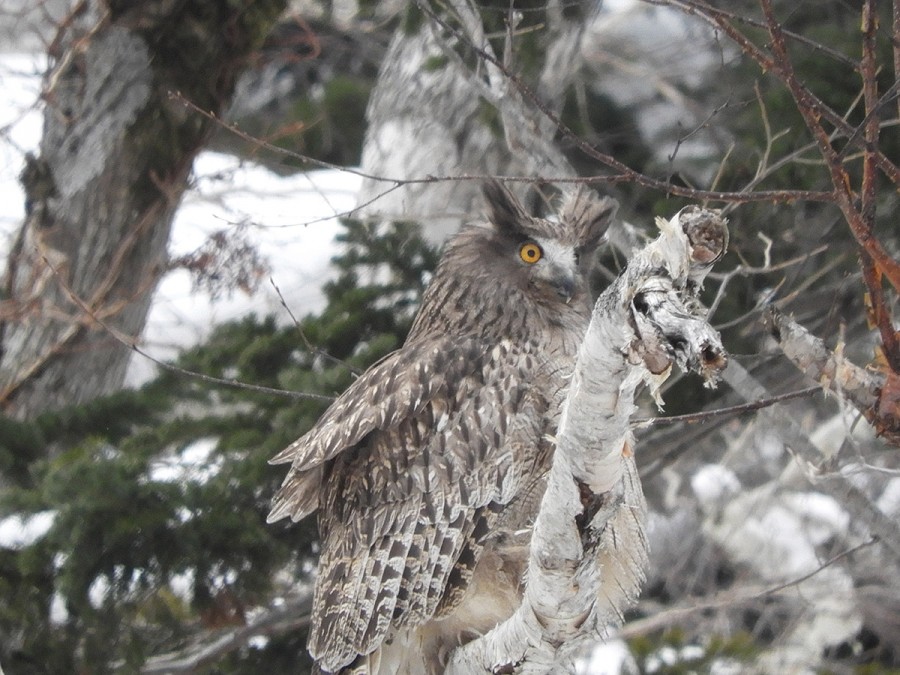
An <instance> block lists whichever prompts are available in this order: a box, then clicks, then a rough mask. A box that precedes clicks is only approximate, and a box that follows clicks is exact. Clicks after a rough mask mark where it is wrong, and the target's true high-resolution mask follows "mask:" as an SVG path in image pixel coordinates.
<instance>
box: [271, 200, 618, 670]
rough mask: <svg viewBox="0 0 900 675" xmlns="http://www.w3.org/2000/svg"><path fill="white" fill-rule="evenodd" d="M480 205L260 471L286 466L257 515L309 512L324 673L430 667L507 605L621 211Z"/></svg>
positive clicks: (582, 204) (317, 652)
mask: <svg viewBox="0 0 900 675" xmlns="http://www.w3.org/2000/svg"><path fill="white" fill-rule="evenodd" d="M485 196H486V198H487V202H488V207H489V222H487V223H481V224H476V225H470V226H467V227H464V228H463V229H461V230H460V232H459V233H458V234H457V235H456V236H455V237H454V238H453V239H452V240H451V241H450V242H449V243H448V244H447V247H446V250H445V252H444V255H443V256H442V258H441V261H440V264H439V265H438V268H437V270H436V272H435V275H434V278H433V279H432V281H431V284H430V285H429V287H428V289H427V291H426V292H425V296H424V298H423V299H422V306H421V308H420V309H419V313H418V315H417V316H416V319H415V321H414V323H413V326H412V329H411V331H410V334H409V337H408V338H407V340H406V343H405V344H404V345H403V347H402V348H400V349H399V350H397V351H396V352H394V353H392V354H390V355H388V356H387V357H385V358H384V359H382V360H381V361H380V362H379V363H377V364H375V365H374V366H372V367H371V368H370V369H369V370H367V371H366V372H365V373H364V374H363V375H362V376H361V377H360V378H359V379H357V380H356V382H354V383H353V385H351V386H350V387H349V388H348V389H347V390H346V391H345V392H344V393H343V394H342V395H341V396H340V397H339V398H338V399H337V401H335V402H334V404H333V405H332V406H331V407H330V408H329V409H328V410H327V411H326V412H325V414H324V415H322V417H321V419H319V421H318V422H317V423H316V425H315V426H314V427H313V428H312V429H311V430H310V431H309V432H308V433H307V434H306V435H304V436H303V437H302V438H300V439H299V440H298V441H296V442H295V443H292V444H291V445H290V446H289V447H288V448H286V449H285V450H284V451H283V452H281V453H280V454H279V455H278V456H276V457H275V458H274V459H273V460H272V461H273V463H288V462H289V463H290V464H291V468H290V471H289V473H288V475H287V477H286V479H285V481H284V484H283V485H282V487H281V490H280V491H279V492H278V494H277V495H276V497H275V501H274V506H273V508H272V512H271V514H270V516H269V521H270V522H272V521H275V520H278V519H280V518H283V517H286V516H290V517H291V518H292V519H294V520H299V519H300V518H303V517H304V516H306V515H307V514H309V513H311V512H312V511H314V510H315V509H319V530H320V534H321V538H322V554H321V558H320V561H319V570H318V578H317V582H316V590H315V599H314V606H313V616H312V627H311V632H310V638H309V650H310V653H311V654H312V655H313V657H314V658H315V659H316V662H317V663H318V665H319V667H320V668H321V669H322V670H323V671H324V672H365V673H369V674H370V675H374V674H375V673H379V672H381V673H422V674H425V673H435V672H441V671H442V669H443V668H442V666H443V664H444V662H445V659H446V657H447V655H448V654H449V652H450V651H451V650H452V649H453V648H454V647H456V646H457V645H459V644H461V643H463V642H466V641H468V640H470V639H472V638H473V637H475V636H477V635H478V634H480V633H482V632H484V631H487V630H489V629H490V628H491V627H492V626H493V625H495V624H496V623H497V622H498V621H501V620H503V619H505V618H506V617H507V616H509V615H510V614H511V613H512V611H513V610H514V608H515V607H516V605H517V604H518V597H519V592H520V588H519V586H520V584H521V579H522V572H523V568H524V565H525V562H526V560H527V544H528V533H527V529H526V528H527V526H528V525H529V524H530V520H531V518H532V517H533V516H534V513H535V511H536V508H537V504H538V500H539V498H540V494H541V491H542V489H543V482H542V481H543V477H544V475H545V473H546V471H547V469H548V468H549V462H550V458H551V455H552V446H551V442H552V441H551V438H552V436H553V434H554V433H555V431H556V426H557V422H558V419H559V409H560V405H561V403H562V400H563V397H564V393H565V387H566V382H567V376H568V375H569V374H570V373H571V370H572V367H573V365H574V362H575V356H576V353H577V349H578V346H579V344H580V342H581V339H582V337H583V335H584V332H585V330H586V328H587V324H588V321H589V318H590V311H591V300H590V297H589V291H588V279H587V277H588V273H589V271H590V268H591V265H592V261H593V257H594V252H595V250H596V247H597V245H598V244H599V242H600V239H601V238H602V236H603V234H604V233H605V231H606V227H607V225H608V223H609V220H610V219H611V217H612V215H613V213H614V212H615V208H616V204H615V202H614V201H613V200H610V199H599V198H598V197H596V195H594V194H593V193H591V192H589V191H588V190H585V189H580V190H578V191H576V192H575V193H573V194H572V195H570V196H569V197H568V198H567V199H566V200H565V202H564V204H563V207H562V209H561V210H560V214H559V220H558V221H551V220H545V219H541V218H534V217H531V216H529V215H527V214H526V213H525V211H524V210H523V209H522V207H521V206H520V205H519V203H518V202H517V201H516V200H515V198H514V197H513V196H512V194H511V193H510V192H509V191H507V189H506V188H505V187H503V186H502V185H501V184H500V183H488V184H487V185H486V186H485ZM528 245H536V246H537V247H539V248H538V249H537V253H535V249H533V248H529V247H528ZM535 257H537V258H538V259H537V260H533V258H535ZM523 529H524V531H523Z"/></svg>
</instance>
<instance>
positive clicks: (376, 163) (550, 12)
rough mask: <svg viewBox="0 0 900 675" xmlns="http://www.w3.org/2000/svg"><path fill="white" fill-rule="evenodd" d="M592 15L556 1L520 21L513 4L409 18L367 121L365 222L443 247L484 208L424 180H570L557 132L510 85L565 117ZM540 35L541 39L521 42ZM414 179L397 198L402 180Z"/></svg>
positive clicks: (467, 189)
mask: <svg viewBox="0 0 900 675" xmlns="http://www.w3.org/2000/svg"><path fill="white" fill-rule="evenodd" d="M594 7H595V5H593V4H592V3H588V2H574V3H568V5H567V7H566V11H565V12H563V11H562V9H561V7H560V6H558V5H557V4H556V3H553V2H548V3H545V4H543V5H540V6H537V7H532V8H531V9H530V10H529V11H527V12H525V13H523V12H521V11H520V10H519V9H518V7H517V6H514V5H510V6H507V5H499V6H498V5H491V4H489V3H465V2H460V3H450V4H449V5H440V4H439V3H427V2H426V3H420V4H418V5H417V6H416V9H414V10H410V14H409V15H408V16H407V17H406V19H405V21H404V22H403V23H402V24H401V26H400V28H399V29H398V30H397V32H396V33H395V34H394V38H393V40H392V41H391V45H390V47H389V48H388V53H387V55H386V56H385V58H384V61H383V62H382V66H381V72H380V73H379V76H378V81H377V83H376V85H375V89H374V91H373V92H372V97H371V99H370V101H369V107H368V110H367V112H366V121H367V126H366V137H365V144H364V146H363V152H362V170H363V172H364V173H365V174H366V175H367V178H365V179H364V180H363V184H362V188H361V190H360V194H359V197H358V203H359V205H360V213H361V214H362V215H364V216H365V217H368V218H371V219H373V220H417V221H420V222H423V224H424V227H425V234H426V236H428V237H429V238H430V239H431V240H432V241H442V240H443V239H444V238H445V237H446V236H447V235H448V234H450V233H451V232H454V231H455V230H457V229H458V228H459V226H460V224H462V223H463V222H465V221H466V220H468V219H470V218H471V217H472V216H473V215H475V214H477V213H478V212H479V210H480V209H481V192H480V181H478V180H427V179H426V180H422V179H423V178H426V177H442V176H454V177H464V176H471V177H474V178H477V177H479V176H488V175H513V176H528V177H546V178H548V179H551V180H552V179H553V178H554V177H556V178H560V177H562V178H567V177H572V176H574V175H575V172H574V170H573V168H572V166H571V165H570V163H569V160H568V159H567V158H566V157H565V155H564V154H563V152H562V151H561V150H560V148H559V147H558V145H557V144H556V143H555V142H554V137H555V135H556V133H557V129H556V127H555V125H554V124H553V123H552V122H551V121H550V120H549V119H548V118H547V117H546V116H545V115H544V114H543V113H542V112H541V111H539V110H538V109H537V108H536V107H535V106H534V104H533V103H532V102H531V101H526V100H525V99H524V96H523V94H522V92H520V91H518V90H517V88H516V87H515V85H514V84H513V82H511V80H510V78H509V74H510V73H518V74H520V77H521V79H522V81H523V83H524V84H525V85H526V86H528V87H529V88H530V89H531V91H533V92H534V94H535V95H536V96H537V97H539V98H540V99H541V100H542V101H544V102H546V105H547V107H548V108H549V109H550V110H552V111H554V112H556V113H559V111H560V109H561V108H562V103H563V101H564V97H565V92H566V90H567V88H569V87H570V85H571V84H572V82H573V80H576V79H577V77H578V72H579V68H580V67H581V65H582V63H583V55H582V38H583V35H584V30H585V27H586V25H587V23H588V19H589V17H590V16H591V13H592V11H593V9H592V8H594ZM535 27H539V31H537V32H536V33H535V35H536V36H537V37H534V38H533V39H530V40H516V39H514V37H513V36H514V34H515V32H516V31H517V30H521V31H525V32H528V31H532V30H534V28H535ZM473 52H474V58H473ZM504 71H505V72H504ZM408 180H409V181H413V182H409V183H405V184H402V185H401V186H400V187H399V189H398V188H397V185H396V182H395V181H401V182H402V181H408ZM511 187H514V188H515V186H513V185H511ZM517 191H520V192H524V186H521V190H517Z"/></svg>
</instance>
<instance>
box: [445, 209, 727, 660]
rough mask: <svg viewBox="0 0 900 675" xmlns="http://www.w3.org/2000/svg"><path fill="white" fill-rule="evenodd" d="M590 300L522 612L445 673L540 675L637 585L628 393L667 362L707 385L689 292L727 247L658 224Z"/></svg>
mask: <svg viewBox="0 0 900 675" xmlns="http://www.w3.org/2000/svg"><path fill="white" fill-rule="evenodd" d="M658 225H659V227H660V230H661V235H660V237H659V238H658V239H657V240H656V241H654V242H652V243H651V244H649V245H648V246H647V247H645V248H644V249H643V250H642V251H641V252H640V253H638V254H637V256H636V257H635V258H634V260H633V261H632V262H631V263H630V264H629V266H628V269H627V270H626V271H625V273H624V274H623V275H622V276H620V277H619V278H618V279H617V281H616V282H615V283H614V284H612V285H611V286H610V287H609V288H608V289H607V290H606V291H605V292H604V293H603V295H601V297H600V298H599V300H598V301H597V304H596V305H595V307H594V313H593V317H592V320H591V323H590V326H589V328H588V330H587V334H586V336H585V339H584V341H583V343H582V346H581V349H580V350H579V355H578V360H577V363H576V366H575V371H574V373H573V376H572V382H571V385H570V387H569V392H568V396H567V399H566V403H565V405H564V407H563V413H562V418H561V420H560V426H559V431H558V434H557V438H556V444H557V448H556V453H555V456H554V460H553V465H552V468H551V470H550V475H549V478H548V484H547V489H546V491H545V493H544V498H543V501H542V503H541V508H540V511H539V513H538V516H537V520H536V522H535V524H534V530H533V533H532V539H531V555H530V560H529V566H528V573H527V576H526V579H527V583H526V586H525V594H524V598H523V601H522V604H521V606H520V607H519V609H518V610H517V611H516V613H515V614H514V615H513V616H512V617H511V618H510V619H508V620H507V621H505V622H503V623H501V624H500V625H498V626H497V627H496V628H494V629H493V630H492V631H490V632H489V633H488V634H486V635H485V636H483V637H482V638H480V639H478V640H475V641H473V642H471V643H468V644H466V645H464V646H462V647H460V648H459V649H457V650H456V651H455V652H454V653H453V655H452V656H451V659H450V663H449V665H448V667H447V670H446V672H447V673H450V674H453V673H465V674H467V675H471V674H473V673H498V672H503V673H543V672H547V671H548V670H550V669H551V668H552V667H553V666H554V665H556V666H558V665H559V664H560V663H561V662H565V661H566V660H567V659H571V658H574V657H575V656H577V655H578V654H579V653H580V652H581V651H582V650H583V649H584V648H585V647H586V646H587V645H589V644H591V643H593V642H594V641H596V640H597V639H599V638H602V637H604V636H606V634H607V630H608V628H609V626H610V625H612V624H618V623H621V622H622V619H623V617H622V613H623V611H624V609H625V608H626V606H627V605H629V604H631V603H632V602H633V601H634V600H635V598H636V597H637V594H638V592H639V590H640V585H641V583H642V582H643V579H644V569H645V567H646V565H647V550H646V539H645V536H644V526H643V520H644V512H645V508H646V507H645V504H644V498H643V493H642V491H641V486H640V481H639V479H638V476H637V469H636V466H635V462H634V455H633V451H632V448H633V446H634V439H633V436H632V434H631V430H630V419H631V415H632V414H633V412H634V410H635V406H634V394H635V390H636V389H637V387H638V386H639V385H640V384H642V383H646V384H648V385H649V386H650V388H651V391H652V392H653V393H654V395H655V396H657V398H658V389H659V386H660V385H661V384H662V382H663V381H664V380H665V379H666V378H667V377H668V375H669V374H670V373H671V370H672V365H673V364H678V365H679V367H680V368H682V369H684V370H691V371H694V372H698V373H699V374H701V375H702V376H703V378H704V380H705V381H706V382H707V384H712V383H714V382H715V380H716V378H717V375H718V373H719V371H720V370H722V369H723V368H724V366H725V361H726V356H725V350H724V348H723V347H722V344H721V341H720V339H719V335H718V333H716V331H715V330H714V329H713V328H712V327H711V326H709V324H708V323H706V321H705V318H704V310H703V308H702V307H701V306H700V304H699V302H698V301H697V293H698V291H699V288H700V286H701V284H702V282H703V278H704V277H705V276H706V274H707V273H708V271H709V269H710V268H711V266H712V264H713V263H715V262H716V261H718V260H719V259H720V258H721V257H722V255H724V252H725V247H726V245H727V241H728V235H727V230H726V228H725V223H724V221H723V220H722V219H721V218H720V217H719V215H718V213H717V212H713V211H707V210H701V209H698V208H696V207H687V208H685V209H683V210H682V211H681V212H680V213H679V214H677V215H676V216H675V217H674V218H672V219H671V220H670V221H665V220H660V221H658Z"/></svg>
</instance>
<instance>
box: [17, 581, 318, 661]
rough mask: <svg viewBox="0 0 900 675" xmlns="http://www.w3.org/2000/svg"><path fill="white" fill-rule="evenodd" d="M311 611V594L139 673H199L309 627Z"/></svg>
mask: <svg viewBox="0 0 900 675" xmlns="http://www.w3.org/2000/svg"><path fill="white" fill-rule="evenodd" d="M311 611H312V593H305V594H302V595H300V596H298V597H296V598H291V599H288V600H285V601H284V603H283V604H281V605H279V606H278V607H274V608H270V609H267V610H266V611H265V612H263V613H262V614H261V615H260V616H258V617H257V618H255V619H254V620H253V621H251V622H250V623H248V624H247V625H245V626H241V627H239V628H235V629H233V630H228V631H225V632H224V633H209V634H206V635H202V636H200V637H199V638H197V639H196V640H195V643H194V644H192V645H191V646H189V647H186V648H185V649H182V650H179V651H177V652H170V653H168V654H160V655H158V656H152V657H150V658H149V659H147V662H146V663H145V664H144V665H143V667H142V668H141V670H140V673H141V675H164V674H172V673H194V672H197V670H198V669H199V668H201V667H203V666H208V665H210V664H213V663H215V662H216V661H218V660H219V659H221V658H222V657H223V656H225V655H226V654H229V653H231V652H233V651H235V650H237V649H240V648H242V647H246V646H247V643H248V642H249V641H250V639H251V638H254V637H262V636H268V637H272V636H279V635H285V634H287V633H289V632H292V631H297V630H301V629H303V628H306V627H307V626H308V625H309V620H310V612H311ZM0 675H2V673H0Z"/></svg>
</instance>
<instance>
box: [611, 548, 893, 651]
mask: <svg viewBox="0 0 900 675" xmlns="http://www.w3.org/2000/svg"><path fill="white" fill-rule="evenodd" d="M877 543H879V540H878V538H877V537H873V538H872V539H869V540H868V541H864V542H862V543H861V544H857V545H856V546H853V547H852V548H849V549H847V550H845V551H841V552H840V553H838V554H837V555H835V556H833V557H831V558H829V559H828V560H826V561H825V562H823V563H822V564H821V565H819V566H818V567H816V569H814V570H812V571H810V572H808V573H807V574H804V575H803V576H800V577H797V578H795V579H791V580H790V581H786V582H785V583H783V584H778V585H777V586H769V587H766V588H761V589H758V590H757V589H752V588H750V589H748V588H746V587H745V588H743V589H741V590H742V591H743V592H742V593H735V592H734V590H733V589H728V590H725V591H721V592H719V593H716V594H715V595H714V596H713V597H711V598H709V599H704V598H694V599H690V600H686V601H683V602H682V603H681V604H680V605H678V606H675V607H671V608H669V609H666V610H663V611H659V612H654V613H653V614H652V615H651V616H648V617H646V618H644V619H638V620H636V621H630V622H628V623H627V624H625V625H624V626H623V627H622V628H621V629H620V630H619V631H618V632H617V635H618V637H621V638H624V639H626V640H629V639H631V638H636V637H640V636H642V635H648V634H650V633H655V632H656V631H659V630H662V629H664V628H668V627H669V626H673V625H677V624H679V623H680V622H682V621H684V618H685V617H687V616H690V615H691V614H695V613H697V612H708V611H710V610H716V609H730V608H733V607H737V606H742V605H749V604H756V603H758V602H759V601H760V600H763V599H765V598H767V597H770V596H773V595H777V594H779V593H781V592H782V591H784V590H787V589H788V588H793V587H794V586H798V585H800V584H802V583H803V582H804V581H808V580H809V579H811V578H813V577H815V576H816V575H817V574H819V573H821V572H822V571H823V570H825V569H826V568H828V567H831V566H832V565H834V564H836V563H838V562H840V561H841V560H843V559H844V558H848V557H850V556H851V555H853V554H855V553H859V551H861V550H863V549H866V548H868V547H870V546H874V545H875V544H877Z"/></svg>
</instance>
